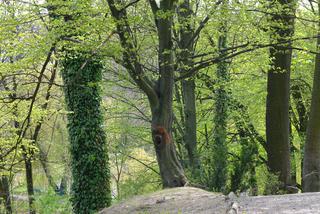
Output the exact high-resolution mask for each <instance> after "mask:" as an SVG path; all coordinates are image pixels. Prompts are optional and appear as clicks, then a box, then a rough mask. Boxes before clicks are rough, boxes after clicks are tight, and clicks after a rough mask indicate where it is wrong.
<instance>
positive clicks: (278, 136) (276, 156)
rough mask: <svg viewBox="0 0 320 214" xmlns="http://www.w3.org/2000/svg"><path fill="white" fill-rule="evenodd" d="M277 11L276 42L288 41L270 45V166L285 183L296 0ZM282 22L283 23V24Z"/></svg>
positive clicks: (279, 1)
mask: <svg viewBox="0 0 320 214" xmlns="http://www.w3.org/2000/svg"><path fill="white" fill-rule="evenodd" d="M276 3H277V4H274V5H275V6H274V7H276V11H279V12H275V15H272V19H271V21H270V22H271V29H272V31H273V32H272V35H271V38H272V42H274V43H284V44H283V45H274V46H273V47H272V48H270V60H271V65H270V66H271V68H270V70H269V72H268V86H267V105H266V137H267V155H268V167H269V169H270V171H271V172H272V173H275V174H279V179H280V181H281V182H282V183H283V184H282V185H283V186H282V187H283V188H284V187H285V186H286V185H288V184H289V183H290V131H289V97H290V66H291V55H292V51H291V49H290V47H291V43H290V42H289V40H288V39H290V38H291V36H292V34H293V19H292V14H294V4H293V1H286V0H277V1H276ZM280 23H281V24H283V25H281V26H280V27H279V25H280Z"/></svg>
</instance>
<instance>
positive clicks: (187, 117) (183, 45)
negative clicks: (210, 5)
mask: <svg viewBox="0 0 320 214" xmlns="http://www.w3.org/2000/svg"><path fill="white" fill-rule="evenodd" d="M191 3H192V2H190V0H184V1H183V2H182V3H180V5H179V6H178V15H179V16H178V18H179V23H180V24H181V29H180V31H179V33H180V36H179V38H178V46H179V47H178V50H176V52H178V53H177V57H178V58H179V59H178V61H179V62H180V63H181V64H180V66H179V70H180V71H181V73H182V74H185V73H186V72H187V71H188V70H189V69H190V66H192V59H191V57H192V56H193V55H194V52H195V50H194V49H195V40H193V39H192V38H193V36H194V35H195V32H194V31H195V30H194V26H193V24H192V16H193V14H194V12H193V11H192V5H191ZM195 87H196V86H195V78H194V77H193V78H189V79H183V80H181V88H182V90H181V91H182V98H183V110H184V112H183V113H184V120H183V122H184V132H183V143H184V144H185V148H186V150H187V154H188V160H189V163H188V167H189V168H190V169H191V172H192V177H193V178H195V179H199V176H200V160H199V154H198V151H197V115H196V92H195Z"/></svg>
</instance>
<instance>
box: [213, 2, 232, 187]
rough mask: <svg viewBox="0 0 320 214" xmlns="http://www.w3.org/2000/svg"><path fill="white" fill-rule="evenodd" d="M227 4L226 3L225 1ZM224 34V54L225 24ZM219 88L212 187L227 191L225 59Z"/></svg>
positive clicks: (219, 67) (221, 43) (219, 73)
mask: <svg viewBox="0 0 320 214" xmlns="http://www.w3.org/2000/svg"><path fill="white" fill-rule="evenodd" d="M224 4H226V3H224ZM221 33H222V35H220V36H219V40H218V42H219V50H220V53H221V54H223V53H224V52H223V49H225V48H226V47H227V37H226V31H225V26H221ZM216 76H217V85H218V86H217V89H216V91H215V95H214V96H215V98H214V99H215V107H214V108H215V114H214V121H213V122H214V129H213V138H214V143H213V145H212V148H211V149H212V154H211V155H212V164H213V176H212V188H213V189H214V190H216V191H225V185H226V180H227V153H228V148H227V142H226V141H227V119H228V105H229V95H228V91H227V89H226V85H227V84H228V82H229V74H228V64H227V62H225V61H223V62H220V63H218V65H217V70H216Z"/></svg>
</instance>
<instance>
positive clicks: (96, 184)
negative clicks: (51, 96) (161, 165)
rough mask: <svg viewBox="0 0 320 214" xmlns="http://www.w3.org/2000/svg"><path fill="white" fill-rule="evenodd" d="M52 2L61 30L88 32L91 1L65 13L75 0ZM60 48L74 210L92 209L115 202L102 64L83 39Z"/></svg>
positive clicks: (78, 33)
mask: <svg viewBox="0 0 320 214" xmlns="http://www.w3.org/2000/svg"><path fill="white" fill-rule="evenodd" d="M53 3H57V4H52V5H50V7H49V8H50V11H49V12H50V16H51V18H52V21H55V20H56V19H59V17H62V18H63V19H62V22H58V23H61V24H64V25H65V26H64V27H65V30H66V32H62V33H63V34H62V35H60V36H61V37H63V36H66V37H69V38H73V37H77V36H84V35H85V31H84V30H83V29H81V28H79V26H80V23H83V21H84V22H85V21H88V20H87V19H86V17H85V15H87V14H85V13H84V11H87V10H89V8H88V7H90V5H91V1H84V2H82V4H80V3H79V4H77V5H76V6H77V7H76V10H74V11H73V12H72V13H66V14H65V13H64V10H66V11H68V10H70V11H71V8H70V7H69V6H72V4H71V5H70V4H68V3H70V2H66V4H65V5H64V4H62V5H59V2H53ZM59 6H60V7H61V6H62V8H60V7H59ZM61 9H62V10H61ZM59 11H62V12H61V13H59ZM89 11H90V10H89ZM91 15H92V14H89V16H91ZM54 27H55V28H57V27H61V26H59V25H58V26H54ZM75 29H78V31H76V30H75ZM80 43H81V42H80ZM62 53H63V58H62V59H61V74H62V79H63V82H64V94H65V100H66V107H67V110H68V111H70V113H69V114H68V133H69V141H70V153H71V168H72V176H73V183H72V199H71V200H72V205H73V211H74V213H94V212H96V211H98V210H99V209H102V208H104V207H108V206H110V204H111V187H110V166H109V157H108V148H107V144H106V136H105V130H104V126H103V115H102V109H101V106H100V103H101V96H100V86H99V84H100V82H101V80H102V70H103V65H102V61H101V58H99V56H97V55H96V54H94V53H92V52H91V53H88V52H86V51H85V50H84V47H83V46H81V44H80V46H76V45H75V44H72V43H71V44H70V43H69V44H65V45H64V47H63V52H62Z"/></svg>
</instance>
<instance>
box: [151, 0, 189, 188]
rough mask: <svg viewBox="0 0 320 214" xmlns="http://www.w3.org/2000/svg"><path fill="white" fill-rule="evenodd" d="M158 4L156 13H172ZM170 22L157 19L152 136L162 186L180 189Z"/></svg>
mask: <svg viewBox="0 0 320 214" xmlns="http://www.w3.org/2000/svg"><path fill="white" fill-rule="evenodd" d="M160 5H161V6H160V10H162V11H163V12H164V13H168V14H170V13H172V11H173V2H172V1H170V0H163V1H161V4H160ZM172 19H173V17H172V15H169V16H168V17H161V18H159V19H158V39H159V53H158V57H159V73H160V77H159V79H158V84H157V89H156V92H157V95H158V100H159V102H158V105H157V106H151V110H152V137H153V143H154V146H155V149H156V154H157V160H158V164H159V168H160V174H161V177H162V184H163V187H179V186H184V185H185V184H186V181H187V180H186V177H185V176H184V171H183V168H182V166H181V163H180V162H179V161H178V159H177V154H176V148H175V145H174V142H173V139H172V116H173V107H172V103H173V87H174V67H173V65H174V60H173V41H172ZM161 128H163V130H161Z"/></svg>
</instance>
